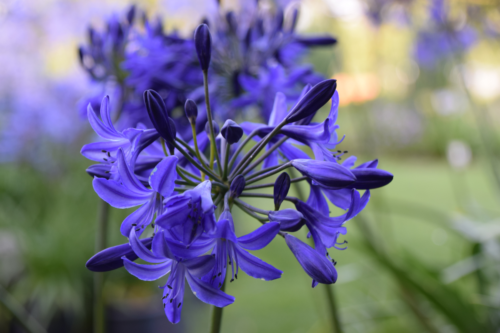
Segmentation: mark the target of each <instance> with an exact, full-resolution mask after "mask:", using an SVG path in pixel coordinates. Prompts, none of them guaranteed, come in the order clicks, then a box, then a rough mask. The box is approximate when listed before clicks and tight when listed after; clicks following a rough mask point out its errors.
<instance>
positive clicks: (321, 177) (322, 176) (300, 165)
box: [291, 159, 356, 189]
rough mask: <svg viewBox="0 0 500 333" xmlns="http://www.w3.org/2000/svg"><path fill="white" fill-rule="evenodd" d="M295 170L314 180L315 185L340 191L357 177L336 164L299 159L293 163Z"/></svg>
mask: <svg viewBox="0 0 500 333" xmlns="http://www.w3.org/2000/svg"><path fill="white" fill-rule="evenodd" d="M291 162H292V165H293V167H294V168H295V169H297V170H299V171H300V172H301V173H302V174H303V175H304V176H307V177H309V178H311V179H312V181H313V184H314V185H318V186H322V187H326V188H330V189H339V188H344V187H347V186H349V185H351V184H353V183H354V182H355V181H356V176H354V174H353V173H352V172H350V171H349V170H348V169H346V168H344V167H343V166H341V165H340V164H338V163H336V162H327V161H317V160H306V159H299V160H293V161H291Z"/></svg>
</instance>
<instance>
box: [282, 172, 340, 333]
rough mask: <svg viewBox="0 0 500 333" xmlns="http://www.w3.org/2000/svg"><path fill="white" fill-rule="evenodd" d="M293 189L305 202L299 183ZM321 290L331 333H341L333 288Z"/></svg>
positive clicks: (323, 286) (327, 286) (293, 173)
mask: <svg viewBox="0 0 500 333" xmlns="http://www.w3.org/2000/svg"><path fill="white" fill-rule="evenodd" d="M289 172H290V175H291V176H292V178H296V177H297V176H298V175H297V174H296V172H295V170H294V169H293V168H290V169H289ZM293 187H294V190H295V194H296V196H297V198H298V199H299V200H301V201H306V199H305V195H304V192H303V191H302V189H301V188H300V183H293ZM309 242H310V243H311V245H312V246H314V241H313V239H312V237H311V238H309ZM320 285H321V288H323V290H324V292H325V294H326V297H327V303H328V318H329V319H330V325H331V327H332V332H335V333H341V332H342V326H341V324H340V316H339V311H338V307H337V301H336V300H335V294H334V293H333V290H332V289H333V288H334V287H333V286H330V285H328V284H322V283H320Z"/></svg>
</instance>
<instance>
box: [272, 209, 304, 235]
mask: <svg viewBox="0 0 500 333" xmlns="http://www.w3.org/2000/svg"><path fill="white" fill-rule="evenodd" d="M268 216H269V220H270V221H271V222H278V223H279V224H280V230H283V231H298V230H300V228H302V226H303V225H304V216H303V215H302V213H301V212H299V211H296V210H295V209H291V208H287V209H282V210H279V211H276V212H275V211H273V212H270V213H269V215H268Z"/></svg>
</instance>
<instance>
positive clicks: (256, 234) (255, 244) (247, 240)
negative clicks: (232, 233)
mask: <svg viewBox="0 0 500 333" xmlns="http://www.w3.org/2000/svg"><path fill="white" fill-rule="evenodd" d="M279 230H280V224H279V223H277V222H269V223H266V224H264V225H263V226H261V227H260V228H258V229H257V230H255V231H253V232H251V233H249V234H248V235H245V236H242V237H239V238H238V244H239V245H240V246H241V247H242V248H244V249H247V250H260V249H262V248H264V247H266V246H267V244H269V243H270V242H271V241H272V240H273V239H274V237H276V235H277V234H278V232H279Z"/></svg>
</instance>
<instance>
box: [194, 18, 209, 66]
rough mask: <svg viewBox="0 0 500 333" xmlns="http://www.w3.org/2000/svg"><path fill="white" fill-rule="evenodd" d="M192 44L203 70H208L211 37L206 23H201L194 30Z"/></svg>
mask: <svg viewBox="0 0 500 333" xmlns="http://www.w3.org/2000/svg"><path fill="white" fill-rule="evenodd" d="M194 44H195V47H196V53H197V54H198V59H199V60H200V66H201V69H202V70H203V71H206V70H208V66H209V65H210V58H211V56H212V37H211V36H210V30H209V29H208V26H207V25H206V24H201V25H199V26H198V28H196V30H195V32H194Z"/></svg>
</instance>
